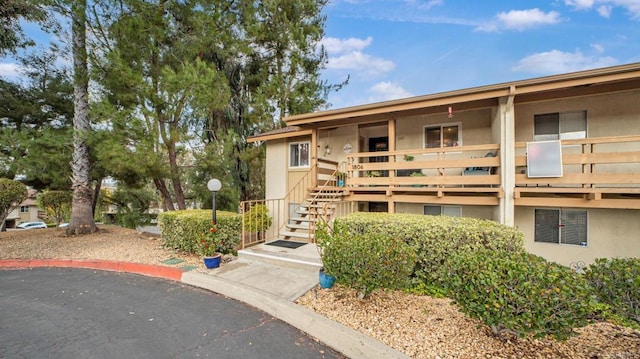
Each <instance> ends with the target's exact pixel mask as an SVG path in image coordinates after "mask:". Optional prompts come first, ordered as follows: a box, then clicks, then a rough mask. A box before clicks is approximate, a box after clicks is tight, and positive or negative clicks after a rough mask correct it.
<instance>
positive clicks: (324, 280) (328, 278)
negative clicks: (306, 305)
mask: <svg viewBox="0 0 640 359" xmlns="http://www.w3.org/2000/svg"><path fill="white" fill-rule="evenodd" d="M318 279H319V280H320V288H324V289H327V288H331V287H333V283H334V282H335V281H336V277H334V276H332V275H329V274H327V273H325V272H323V271H320V275H319V277H318Z"/></svg>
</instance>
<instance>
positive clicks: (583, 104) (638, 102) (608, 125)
mask: <svg viewBox="0 0 640 359" xmlns="http://www.w3.org/2000/svg"><path fill="white" fill-rule="evenodd" d="M582 110H586V111H587V136H588V137H602V136H624V135H637V134H640V126H639V125H638V115H639V114H640V91H633V92H624V93H618V94H608V95H597V96H589V97H580V98H573V99H561V100H554V101H544V102H536V103H529V104H521V105H516V106H515V114H516V141H523V142H524V141H533V116H534V115H537V114H544V113H553V112H568V111H582Z"/></svg>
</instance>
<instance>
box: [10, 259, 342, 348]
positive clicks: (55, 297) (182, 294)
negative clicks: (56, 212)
mask: <svg viewBox="0 0 640 359" xmlns="http://www.w3.org/2000/svg"><path fill="white" fill-rule="evenodd" d="M0 357H3V358H15V357H25V358H39V357H47V358H51V357H53V358H194V357H210V358H249V359H250V358H343V356H342V355H340V354H338V353H336V352H334V351H333V350H332V349H330V348H329V347H327V346H325V345H324V344H321V343H318V342H316V341H315V340H314V339H313V338H311V337H309V336H308V335H307V334H305V333H304V332H301V331H299V330H298V329H296V328H294V327H291V326H290V325H288V324H286V323H284V322H282V321H280V320H277V319H275V318H273V317H271V316H269V315H268V314H266V313H264V312H262V311H260V310H257V309H255V308H253V307H250V306H247V305H245V304H243V303H240V302H238V301H235V300H232V299H228V298H225V297H223V296H221V295H218V294H216V293H211V292H208V291H205V290H202V289H198V288H194V287H191V286H188V285H184V284H180V283H177V282H172V281H167V280H163V279H156V278H150V277H144V276H139V275H135V274H127V273H115V272H104V271H96V270H86V269H71V268H35V269H29V270H3V271H0Z"/></svg>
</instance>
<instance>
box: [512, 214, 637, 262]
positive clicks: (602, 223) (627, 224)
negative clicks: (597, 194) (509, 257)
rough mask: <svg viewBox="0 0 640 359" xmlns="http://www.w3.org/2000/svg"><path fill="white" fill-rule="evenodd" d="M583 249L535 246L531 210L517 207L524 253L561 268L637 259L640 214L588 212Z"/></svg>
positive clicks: (549, 244)
mask: <svg viewBox="0 0 640 359" xmlns="http://www.w3.org/2000/svg"><path fill="white" fill-rule="evenodd" d="M587 212H588V237H587V241H588V244H587V246H585V247H582V246H576V245H568V244H553V243H536V242H534V233H535V227H534V226H535V222H534V208H532V207H526V208H523V207H516V210H515V223H516V227H518V228H519V229H520V230H521V231H522V232H523V233H524V234H525V238H526V239H525V248H526V249H527V251H529V252H531V253H533V254H537V255H539V256H542V257H544V258H546V259H548V260H551V261H555V262H558V263H560V264H563V265H567V266H568V265H570V264H571V263H572V262H577V261H582V262H585V264H587V265H588V264H590V263H592V262H593V261H594V260H595V259H596V258H603V257H640V235H639V233H640V221H638V218H640V210H624V209H620V210H613V209H589V210H587Z"/></svg>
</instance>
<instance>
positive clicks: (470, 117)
mask: <svg viewBox="0 0 640 359" xmlns="http://www.w3.org/2000/svg"><path fill="white" fill-rule="evenodd" d="M492 119H493V115H492V113H491V109H489V108H487V109H480V110H473V111H460V112H456V111H455V107H454V116H453V118H448V117H447V115H444V114H437V115H430V116H418V117H412V118H407V119H405V118H401V119H398V121H397V122H396V138H397V143H396V148H397V149H399V150H408V149H415V148H423V147H424V126H427V125H446V124H456V123H459V124H461V129H460V131H461V134H462V145H465V146H468V145H480V144H486V143H491V138H492V133H491V121H492Z"/></svg>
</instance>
